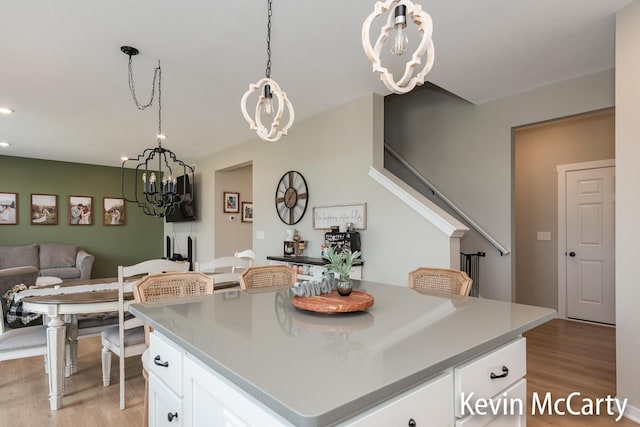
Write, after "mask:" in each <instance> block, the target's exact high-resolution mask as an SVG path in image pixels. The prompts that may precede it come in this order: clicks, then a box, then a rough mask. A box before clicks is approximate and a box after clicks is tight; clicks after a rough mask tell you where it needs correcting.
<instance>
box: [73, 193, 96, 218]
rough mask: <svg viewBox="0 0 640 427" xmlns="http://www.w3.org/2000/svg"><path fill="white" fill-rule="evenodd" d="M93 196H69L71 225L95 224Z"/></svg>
mask: <svg viewBox="0 0 640 427" xmlns="http://www.w3.org/2000/svg"><path fill="white" fill-rule="evenodd" d="M92 199H93V197H91V196H69V225H92V224H93V202H92Z"/></svg>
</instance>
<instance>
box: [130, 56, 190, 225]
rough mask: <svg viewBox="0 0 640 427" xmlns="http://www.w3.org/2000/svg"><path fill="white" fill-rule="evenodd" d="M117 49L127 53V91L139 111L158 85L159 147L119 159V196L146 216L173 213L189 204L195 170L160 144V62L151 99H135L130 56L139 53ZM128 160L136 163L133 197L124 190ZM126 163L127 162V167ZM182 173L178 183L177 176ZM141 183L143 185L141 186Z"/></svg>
mask: <svg viewBox="0 0 640 427" xmlns="http://www.w3.org/2000/svg"><path fill="white" fill-rule="evenodd" d="M120 50H121V51H122V52H123V53H124V54H126V55H128V56H129V90H130V92H131V96H132V97H133V101H134V102H135V104H136V107H138V109H139V110H144V109H146V108H147V107H149V106H151V105H152V104H153V100H154V98H155V93H156V92H155V91H156V85H157V88H158V134H157V135H156V137H157V140H158V146H157V147H154V148H147V149H145V150H144V152H143V153H142V154H140V155H138V156H137V157H136V158H135V159H126V160H123V162H122V198H123V199H125V200H126V201H127V202H130V203H136V204H137V205H138V207H140V208H142V211H143V212H144V213H145V215H149V216H155V217H158V218H163V217H166V216H170V215H173V214H174V213H175V212H176V209H180V208H181V205H182V204H183V203H188V202H189V201H190V200H188V199H190V198H191V197H192V195H193V193H194V192H193V186H194V179H193V178H194V169H193V167H191V166H189V165H187V164H185V163H184V162H183V161H182V160H179V159H178V158H177V157H176V155H175V154H174V153H173V151H171V150H168V149H166V148H164V147H163V146H162V140H163V139H165V138H166V136H165V135H164V134H163V133H162V69H161V68H160V61H158V66H157V67H156V68H155V70H154V73H153V88H152V90H151V99H150V100H149V102H148V103H146V104H144V105H143V104H141V103H140V102H138V98H137V97H136V91H135V87H134V83H133V66H132V57H133V56H135V55H137V54H138V53H140V52H139V51H138V49H136V48H135V47H131V46H122V47H121V48H120ZM131 162H134V163H136V165H135V173H134V180H133V197H128V196H127V195H126V192H125V169H134V168H133V166H131ZM127 165H130V166H129V167H127ZM179 176H183V177H184V178H182V179H180V181H181V182H180V184H178V181H179V180H178V177H179ZM140 183H142V187H140V185H139V184H140Z"/></svg>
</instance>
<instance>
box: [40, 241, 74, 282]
mask: <svg viewBox="0 0 640 427" xmlns="http://www.w3.org/2000/svg"><path fill="white" fill-rule="evenodd" d="M77 252H78V247H77V246H70V245H58V244H55V243H43V244H41V245H40V269H41V270H45V269H47V268H59V267H75V266H76V253H77ZM40 275H41V276H46V274H44V273H41V274H40ZM58 277H60V278H62V279H64V278H65V277H62V276H58Z"/></svg>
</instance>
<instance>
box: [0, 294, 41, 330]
mask: <svg viewBox="0 0 640 427" xmlns="http://www.w3.org/2000/svg"><path fill="white" fill-rule="evenodd" d="M26 290H27V286H26V285H24V284H19V285H15V286H14V287H13V288H11V289H9V290H8V291H7V292H5V293H4V295H2V298H3V300H4V301H2V304H3V305H4V312H5V320H6V322H7V325H9V327H10V328H14V329H15V328H23V327H26V326H35V325H42V314H41V313H31V312H28V311H23V310H22V301H19V302H15V300H14V299H13V296H14V295H15V294H16V293H18V292H20V291H26Z"/></svg>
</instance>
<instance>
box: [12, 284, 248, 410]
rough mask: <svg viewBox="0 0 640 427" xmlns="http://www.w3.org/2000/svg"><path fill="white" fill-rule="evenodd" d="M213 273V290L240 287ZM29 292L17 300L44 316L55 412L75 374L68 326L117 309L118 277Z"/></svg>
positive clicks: (128, 294)
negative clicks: (69, 353) (66, 382)
mask: <svg viewBox="0 0 640 427" xmlns="http://www.w3.org/2000/svg"><path fill="white" fill-rule="evenodd" d="M212 276H213V278H214V292H229V291H235V290H237V289H239V283H237V282H229V281H226V282H224V283H222V282H219V283H217V284H215V274H213V275H212ZM86 285H95V288H96V290H91V289H90V287H88V286H86ZM47 289H48V290H50V291H47ZM30 290H31V289H30ZM24 292H28V291H24ZM48 292H50V293H48ZM31 293H38V294H39V295H30V296H24V297H22V298H21V299H20V300H21V301H22V303H23V310H25V311H30V312H34V313H42V314H44V315H45V316H46V319H47V320H46V326H47V360H48V368H49V404H50V406H51V410H53V411H55V410H58V409H60V408H62V400H63V397H64V379H65V376H66V375H71V374H73V373H75V368H74V367H73V366H70V364H71V360H70V359H71V358H70V357H66V353H65V351H66V344H67V329H68V327H69V325H70V324H72V323H73V322H74V319H75V318H76V317H77V316H78V315H81V314H97V313H105V312H117V311H118V279H117V278H115V277H111V278H100V279H90V280H75V281H69V282H63V283H60V284H56V285H47V286H40V287H37V290H36V291H35V292H31ZM124 298H125V304H126V305H128V303H130V302H133V293H132V292H125V293H124ZM125 309H126V307H125ZM65 368H66V369H65ZM65 374H66V375H65Z"/></svg>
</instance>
